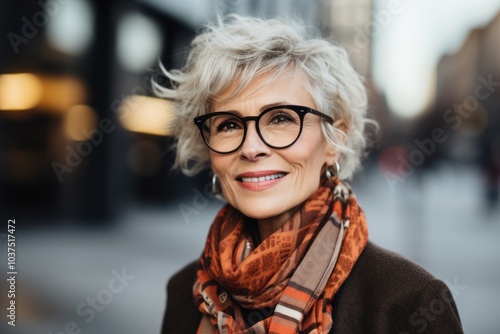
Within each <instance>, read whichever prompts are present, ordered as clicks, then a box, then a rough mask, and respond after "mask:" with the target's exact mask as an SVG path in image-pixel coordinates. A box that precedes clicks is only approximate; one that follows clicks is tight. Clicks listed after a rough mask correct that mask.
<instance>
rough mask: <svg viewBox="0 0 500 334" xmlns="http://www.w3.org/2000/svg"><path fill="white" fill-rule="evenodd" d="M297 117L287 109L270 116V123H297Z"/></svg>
mask: <svg viewBox="0 0 500 334" xmlns="http://www.w3.org/2000/svg"><path fill="white" fill-rule="evenodd" d="M295 118H296V117H293V115H290V114H289V113H287V112H286V111H277V112H276V113H273V115H272V116H271V117H270V118H269V121H268V124H273V125H278V124H288V123H296V119H295Z"/></svg>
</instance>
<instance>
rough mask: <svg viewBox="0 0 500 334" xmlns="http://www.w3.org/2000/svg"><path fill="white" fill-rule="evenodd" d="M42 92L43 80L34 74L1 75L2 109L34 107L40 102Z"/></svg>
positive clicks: (0, 107)
mask: <svg viewBox="0 0 500 334" xmlns="http://www.w3.org/2000/svg"><path fill="white" fill-rule="evenodd" d="M42 94H43V84H42V81H41V80H40V78H39V77H37V76H36V75H34V74H30V73H18V74H3V75H0V109H1V110H28V109H33V108H34V107H36V106H37V105H38V104H39V103H40V101H41V99H42Z"/></svg>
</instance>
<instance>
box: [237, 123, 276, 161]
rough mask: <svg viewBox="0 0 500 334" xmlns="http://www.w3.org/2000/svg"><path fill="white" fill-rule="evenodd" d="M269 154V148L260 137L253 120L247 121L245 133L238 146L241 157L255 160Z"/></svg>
mask: <svg viewBox="0 0 500 334" xmlns="http://www.w3.org/2000/svg"><path fill="white" fill-rule="evenodd" d="M269 155H271V148H270V147H269V146H267V145H266V143H264V142H263V141H262V139H261V138H260V136H259V134H258V133H257V128H256V125H255V122H249V123H247V134H246V137H245V140H244V141H243V145H241V148H240V157H241V159H244V160H248V161H257V160H260V159H263V158H265V157H267V156H269Z"/></svg>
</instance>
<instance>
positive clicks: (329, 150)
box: [325, 119, 347, 166]
mask: <svg viewBox="0 0 500 334" xmlns="http://www.w3.org/2000/svg"><path fill="white" fill-rule="evenodd" d="M333 126H334V127H335V128H337V129H338V130H340V131H342V132H344V133H347V124H346V123H345V122H344V120H343V119H339V120H336V121H335V122H334V123H333ZM340 139H341V140H342V141H343V140H344V137H341V138H340ZM339 157H340V152H339V151H338V150H337V148H335V147H333V146H331V145H329V144H327V147H326V149H325V162H326V165H327V166H333V165H334V164H335V162H336V161H337V160H338V159H339Z"/></svg>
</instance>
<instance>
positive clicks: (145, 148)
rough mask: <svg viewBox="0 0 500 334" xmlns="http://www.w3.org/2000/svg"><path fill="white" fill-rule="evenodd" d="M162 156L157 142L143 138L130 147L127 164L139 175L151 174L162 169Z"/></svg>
mask: <svg viewBox="0 0 500 334" xmlns="http://www.w3.org/2000/svg"><path fill="white" fill-rule="evenodd" d="M161 157H162V152H161V149H160V146H159V145H158V144H157V143H155V142H153V141H151V140H145V139H141V140H138V141H137V142H136V143H135V144H134V145H133V146H132V147H131V148H130V150H129V152H128V154H127V165H128V167H129V168H130V170H132V172H134V173H135V174H137V175H139V176H150V175H153V174H155V173H156V172H157V171H158V170H159V169H160V165H161Z"/></svg>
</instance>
